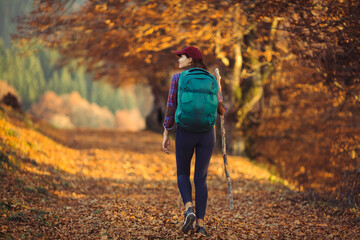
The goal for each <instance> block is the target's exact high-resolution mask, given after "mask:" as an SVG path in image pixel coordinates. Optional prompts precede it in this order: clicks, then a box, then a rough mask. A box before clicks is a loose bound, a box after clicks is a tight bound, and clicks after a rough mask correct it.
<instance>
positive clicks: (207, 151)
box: [175, 127, 215, 219]
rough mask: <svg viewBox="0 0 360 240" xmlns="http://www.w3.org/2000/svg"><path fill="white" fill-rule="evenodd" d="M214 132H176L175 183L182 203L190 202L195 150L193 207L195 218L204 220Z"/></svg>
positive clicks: (181, 130) (179, 129) (179, 130)
mask: <svg viewBox="0 0 360 240" xmlns="http://www.w3.org/2000/svg"><path fill="white" fill-rule="evenodd" d="M214 142H215V139H214V130H210V131H208V132H201V133H198V132H189V131H186V130H184V129H182V128H180V127H178V128H177V130H176V137H175V148H176V168H177V182H178V187H179V191H180V194H181V198H182V200H183V203H184V204H185V203H187V202H192V195H191V183H190V163H191V159H192V156H193V154H194V150H195V157H196V161H195V174H194V183H195V206H196V217H197V218H199V219H204V217H205V210H206V202H207V197H208V190H207V185H206V176H207V171H208V167H209V163H210V158H211V155H212V152H213V149H214Z"/></svg>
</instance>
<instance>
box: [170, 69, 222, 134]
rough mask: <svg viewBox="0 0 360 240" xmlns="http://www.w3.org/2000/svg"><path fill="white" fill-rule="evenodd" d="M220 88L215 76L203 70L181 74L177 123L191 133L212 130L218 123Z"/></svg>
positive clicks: (189, 70) (176, 114)
mask: <svg viewBox="0 0 360 240" xmlns="http://www.w3.org/2000/svg"><path fill="white" fill-rule="evenodd" d="M218 95H219V86H218V83H217V81H216V79H215V77H214V76H213V75H211V74H210V73H209V72H208V71H206V70H204V69H202V68H190V69H188V70H186V71H183V72H182V73H181V74H180V78H179V83H178V94H177V107H176V112H175V123H176V124H177V125H178V126H180V127H182V128H184V129H186V130H189V131H194V132H205V131H209V130H211V129H212V128H213V127H214V125H215V122H216V117H217V108H218V104H219V98H218Z"/></svg>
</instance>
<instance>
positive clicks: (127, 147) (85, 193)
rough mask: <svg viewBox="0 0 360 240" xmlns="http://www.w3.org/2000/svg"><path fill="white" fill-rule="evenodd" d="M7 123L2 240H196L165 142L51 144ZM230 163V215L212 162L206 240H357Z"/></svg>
mask: <svg viewBox="0 0 360 240" xmlns="http://www.w3.org/2000/svg"><path fill="white" fill-rule="evenodd" d="M1 124H2V125H1V128H0V131H2V132H1V134H2V135H1V144H2V145H1V146H2V151H3V152H5V153H7V154H8V156H10V155H11V154H12V155H11V156H13V158H14V159H16V158H18V160H17V163H16V164H15V163H14V164H12V162H11V161H10V160H11V159H10V158H8V159H10V160H9V161H7V162H6V161H5V160H4V159H5V157H4V156H5V155H4V154H3V155H2V156H1V157H2V164H3V165H2V166H3V167H2V168H1V169H0V170H1V171H0V177H1V183H2V184H1V185H2V186H1V188H0V190H1V191H0V197H1V199H0V200H1V202H0V209H1V212H0V213H1V217H0V225H1V229H0V238H4V239H184V238H185V239H194V238H198V237H199V236H197V235H196V234H194V233H191V234H189V235H184V234H182V233H181V232H180V225H181V222H182V220H183V216H182V211H183V209H182V203H181V200H180V196H179V193H178V190H177V185H176V169H175V156H174V154H173V153H172V154H170V155H166V154H164V153H162V152H161V148H160V143H161V140H162V138H161V137H162V136H161V135H159V134H154V133H152V132H147V131H144V132H141V133H124V132H116V131H90V130H78V131H62V132H60V131H54V130H53V131H48V132H47V135H48V136H52V138H54V139H57V141H58V142H54V141H52V140H50V139H48V138H47V137H44V136H43V135H42V134H40V133H39V132H36V131H33V130H30V129H26V128H23V127H17V126H15V125H12V124H10V123H8V122H6V121H2V122H1ZM11 131H12V132H11ZM6 144H7V145H6ZM9 146H11V149H13V150H12V151H13V152H9V151H10V150H9V149H10V147H9ZM14 149H15V150H14ZM172 150H174V146H172ZM14 162H16V161H14ZM229 164H230V168H231V176H232V180H233V190H234V210H232V211H229V210H228V208H227V206H228V199H227V183H226V180H225V178H224V175H223V167H222V158H221V156H219V155H214V157H213V158H212V161H211V164H210V170H209V174H208V188H209V200H208V210H207V215H206V228H207V231H208V235H209V236H208V238H209V239H360V233H359V227H358V226H357V225H356V224H357V223H356V221H355V220H356V219H355V220H354V218H353V216H350V215H344V214H342V215H340V214H339V211H338V210H337V209H336V208H332V207H331V206H329V205H326V204H322V203H319V202H318V203H315V202H309V201H306V200H305V199H304V198H303V197H302V195H301V194H299V193H296V192H293V191H291V190H289V189H288V188H286V187H285V186H282V185H280V184H275V183H271V182H270V181H269V180H268V179H269V178H270V176H271V175H270V174H269V173H268V172H267V171H265V170H263V169H261V168H258V167H256V166H254V165H253V164H252V163H251V162H249V161H248V160H247V159H244V158H240V157H231V156H230V157H229Z"/></svg>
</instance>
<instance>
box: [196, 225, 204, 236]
mask: <svg viewBox="0 0 360 240" xmlns="http://www.w3.org/2000/svg"><path fill="white" fill-rule="evenodd" d="M196 227H197V228H196V232H197V233H200V234H201V235H202V236H204V237H206V231H205V227H200V226H196Z"/></svg>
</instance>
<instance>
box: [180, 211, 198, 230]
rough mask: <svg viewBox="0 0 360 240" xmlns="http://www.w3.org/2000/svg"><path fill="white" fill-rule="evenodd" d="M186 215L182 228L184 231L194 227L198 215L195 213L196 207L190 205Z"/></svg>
mask: <svg viewBox="0 0 360 240" xmlns="http://www.w3.org/2000/svg"><path fill="white" fill-rule="evenodd" d="M184 215H185V220H184V224H183V226H182V228H181V230H182V231H183V233H187V232H188V231H189V230H191V229H192V228H193V223H194V221H195V219H196V216H195V213H194V209H193V208H192V207H189V208H188V209H187V210H186V211H185V213H184Z"/></svg>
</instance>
